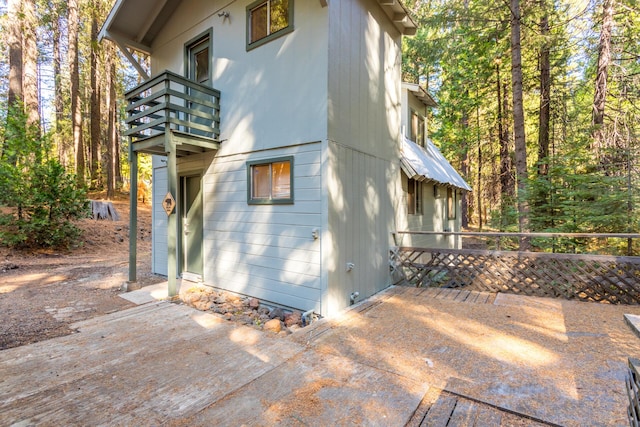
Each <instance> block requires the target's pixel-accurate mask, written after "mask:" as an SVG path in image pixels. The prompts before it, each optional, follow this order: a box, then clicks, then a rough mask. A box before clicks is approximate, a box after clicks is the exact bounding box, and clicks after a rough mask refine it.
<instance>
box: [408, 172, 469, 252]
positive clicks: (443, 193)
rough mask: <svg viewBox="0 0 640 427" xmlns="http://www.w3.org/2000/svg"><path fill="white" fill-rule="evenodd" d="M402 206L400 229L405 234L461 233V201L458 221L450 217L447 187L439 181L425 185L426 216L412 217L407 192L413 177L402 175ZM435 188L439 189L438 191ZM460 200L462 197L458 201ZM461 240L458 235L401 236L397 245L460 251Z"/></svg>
mask: <svg viewBox="0 0 640 427" xmlns="http://www.w3.org/2000/svg"><path fill="white" fill-rule="evenodd" d="M401 181H402V203H401V204H400V206H399V208H398V216H399V217H400V219H399V220H398V225H399V226H398V230H402V231H460V206H461V205H460V202H459V200H458V210H457V213H458V214H457V216H456V219H448V218H447V187H445V186H443V185H438V184H437V183H435V182H428V181H423V182H422V214H409V213H408V201H407V193H408V186H409V178H408V177H407V175H406V174H405V173H404V172H402V173H401ZM434 188H435V190H434ZM458 199H459V198H458ZM459 240H460V239H459V238H457V237H454V236H447V237H445V236H421V235H410V234H398V235H397V236H396V245H397V246H415V247H424V248H459V247H460V246H459Z"/></svg>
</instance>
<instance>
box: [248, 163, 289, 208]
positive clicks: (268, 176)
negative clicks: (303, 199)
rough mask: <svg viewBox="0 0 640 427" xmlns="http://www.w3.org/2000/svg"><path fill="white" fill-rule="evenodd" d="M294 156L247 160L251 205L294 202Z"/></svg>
mask: <svg viewBox="0 0 640 427" xmlns="http://www.w3.org/2000/svg"><path fill="white" fill-rule="evenodd" d="M292 172H293V157H282V158H278V159H270V160H259V161H251V162H247V181H248V191H247V201H248V203H249V204H251V205H266V204H291V203H293V173H292Z"/></svg>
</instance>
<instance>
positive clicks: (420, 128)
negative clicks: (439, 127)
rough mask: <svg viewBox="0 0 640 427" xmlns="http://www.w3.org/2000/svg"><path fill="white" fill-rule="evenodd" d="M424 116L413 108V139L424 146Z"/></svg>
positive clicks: (410, 137) (411, 136)
mask: <svg viewBox="0 0 640 427" xmlns="http://www.w3.org/2000/svg"><path fill="white" fill-rule="evenodd" d="M424 122H425V119H424V116H422V115H420V114H419V113H418V112H416V111H415V110H413V109H412V110H411V135H410V136H409V139H411V140H412V141H413V142H415V143H416V144H418V145H420V146H422V147H424V142H425V135H424Z"/></svg>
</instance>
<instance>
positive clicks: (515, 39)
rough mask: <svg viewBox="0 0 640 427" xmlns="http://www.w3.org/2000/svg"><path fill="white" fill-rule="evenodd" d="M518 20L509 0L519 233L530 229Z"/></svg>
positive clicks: (523, 246) (524, 242)
mask: <svg viewBox="0 0 640 427" xmlns="http://www.w3.org/2000/svg"><path fill="white" fill-rule="evenodd" d="M520 20H521V14H520V0H511V84H512V87H513V90H512V96H513V136H514V145H515V163H516V176H517V188H518V194H517V199H518V226H519V230H520V232H521V233H527V232H529V204H528V202H527V196H526V190H527V179H528V176H527V141H526V137H525V130H524V107H523V95H522V55H521V46H520V40H521V39H520ZM529 246H530V242H529V239H526V238H522V239H520V250H527V249H529Z"/></svg>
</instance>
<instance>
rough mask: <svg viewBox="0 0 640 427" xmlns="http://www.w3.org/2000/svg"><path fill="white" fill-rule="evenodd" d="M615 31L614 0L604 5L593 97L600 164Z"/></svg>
mask: <svg viewBox="0 0 640 427" xmlns="http://www.w3.org/2000/svg"><path fill="white" fill-rule="evenodd" d="M612 31H613V0H604V2H603V3H602V29H601V30H600V41H599V42H598V69H597V71H596V87H595V95H594V97H593V111H592V124H593V150H594V151H595V154H596V156H597V157H598V159H599V160H600V162H601V163H602V162H604V159H603V153H602V151H603V149H605V148H606V146H607V143H606V141H605V136H604V130H603V125H604V109H605V105H606V100H607V77H608V74H609V66H610V64H611V33H612Z"/></svg>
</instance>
